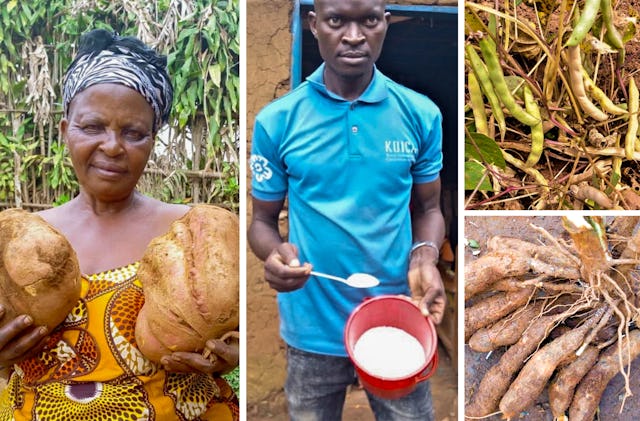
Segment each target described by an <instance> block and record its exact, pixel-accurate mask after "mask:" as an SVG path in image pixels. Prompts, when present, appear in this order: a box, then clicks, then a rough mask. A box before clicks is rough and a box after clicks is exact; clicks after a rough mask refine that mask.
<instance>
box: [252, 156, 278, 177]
mask: <svg viewBox="0 0 640 421" xmlns="http://www.w3.org/2000/svg"><path fill="white" fill-rule="evenodd" d="M249 165H250V167H251V172H252V173H253V176H254V177H255V179H256V181H257V182H259V183H260V182H262V181H265V180H269V179H270V178H271V176H272V175H273V172H272V171H271V168H269V161H268V160H267V158H265V157H264V156H261V155H251V159H250V160H249Z"/></svg>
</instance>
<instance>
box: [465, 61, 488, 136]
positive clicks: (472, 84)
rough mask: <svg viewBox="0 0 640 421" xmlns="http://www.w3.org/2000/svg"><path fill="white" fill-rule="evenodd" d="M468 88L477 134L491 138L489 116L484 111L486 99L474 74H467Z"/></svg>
mask: <svg viewBox="0 0 640 421" xmlns="http://www.w3.org/2000/svg"><path fill="white" fill-rule="evenodd" d="M467 88H468V89H469V97H470V98H471V111H473V120H474V121H475V124H476V132H478V133H482V134H483V135H485V136H489V126H488V125H487V114H486V113H485V111H484V99H483V98H482V91H481V90H480V84H479V83H478V80H477V79H476V77H475V75H474V74H473V72H469V73H468V74H467Z"/></svg>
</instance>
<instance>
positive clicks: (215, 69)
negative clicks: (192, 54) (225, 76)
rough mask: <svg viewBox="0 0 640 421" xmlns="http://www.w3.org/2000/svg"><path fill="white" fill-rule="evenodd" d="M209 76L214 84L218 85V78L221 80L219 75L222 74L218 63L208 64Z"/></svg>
mask: <svg viewBox="0 0 640 421" xmlns="http://www.w3.org/2000/svg"><path fill="white" fill-rule="evenodd" d="M208 71H209V77H210V78H211V81H212V82H213V84H214V85H216V87H218V88H219V87H220V80H221V76H222V71H221V69H220V64H219V63H216V64H212V65H211V66H209V70H208Z"/></svg>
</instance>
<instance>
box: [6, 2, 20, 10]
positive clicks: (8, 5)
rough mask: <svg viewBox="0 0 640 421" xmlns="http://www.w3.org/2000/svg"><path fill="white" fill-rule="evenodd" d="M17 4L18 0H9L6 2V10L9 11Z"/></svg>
mask: <svg viewBox="0 0 640 421" xmlns="http://www.w3.org/2000/svg"><path fill="white" fill-rule="evenodd" d="M17 5H18V0H11V1H10V2H9V4H7V12H11V11H12V10H13V9H15V7H16V6H17Z"/></svg>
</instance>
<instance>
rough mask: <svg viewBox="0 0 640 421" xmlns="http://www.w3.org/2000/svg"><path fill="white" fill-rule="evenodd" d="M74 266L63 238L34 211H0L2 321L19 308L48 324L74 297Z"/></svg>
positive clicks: (36, 323) (76, 294)
mask: <svg viewBox="0 0 640 421" xmlns="http://www.w3.org/2000/svg"><path fill="white" fill-rule="evenodd" d="M80 285H81V284H80V267H79V264H78V258H77V256H76V253H75V251H74V250H73V248H72V247H71V244H70V243H69V242H68V240H67V239H66V238H65V237H64V236H63V235H62V234H61V233H60V232H59V231H57V230H56V229H55V228H54V227H52V226H51V225H50V224H49V223H47V222H46V221H45V220H44V219H42V218H41V217H40V216H38V215H36V214H33V213H30V212H27V211H24V210H21V209H9V210H5V211H3V212H0V305H2V307H3V308H4V311H5V314H4V317H3V323H4V322H6V321H8V320H12V319H14V318H15V317H17V316H19V315H21V314H28V315H30V316H31V317H32V318H33V325H34V326H46V327H47V329H48V330H52V329H53V328H54V327H56V326H57V325H58V324H60V323H61V322H62V321H63V320H64V319H65V318H66V317H67V314H69V312H70V311H71V310H72V309H73V307H74V306H75V305H76V303H77V301H78V299H79V298H80Z"/></svg>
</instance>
